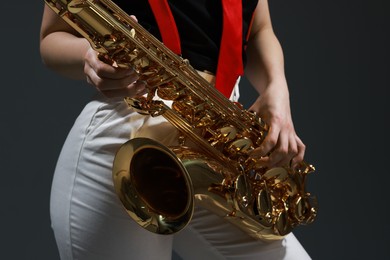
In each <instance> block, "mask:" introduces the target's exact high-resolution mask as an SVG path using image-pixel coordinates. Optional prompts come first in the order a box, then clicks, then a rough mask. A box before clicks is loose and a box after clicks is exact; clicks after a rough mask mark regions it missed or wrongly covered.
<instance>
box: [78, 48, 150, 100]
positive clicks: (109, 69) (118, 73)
mask: <svg viewBox="0 0 390 260" xmlns="http://www.w3.org/2000/svg"><path fill="white" fill-rule="evenodd" d="M84 60H85V63H84V73H85V75H86V76H87V82H88V83H90V84H91V85H93V86H95V87H96V88H97V89H98V90H99V91H100V92H101V93H102V94H103V95H105V96H106V97H109V98H113V97H134V96H139V95H143V94H144V93H145V83H143V82H137V79H138V76H137V74H136V73H135V71H134V70H133V69H132V68H128V69H124V68H119V67H117V66H115V63H114V64H112V65H111V64H108V63H105V62H103V61H102V60H100V59H99V57H98V53H97V52H96V51H95V50H93V49H92V48H90V49H89V50H88V51H87V53H86V55H85V57H84Z"/></svg>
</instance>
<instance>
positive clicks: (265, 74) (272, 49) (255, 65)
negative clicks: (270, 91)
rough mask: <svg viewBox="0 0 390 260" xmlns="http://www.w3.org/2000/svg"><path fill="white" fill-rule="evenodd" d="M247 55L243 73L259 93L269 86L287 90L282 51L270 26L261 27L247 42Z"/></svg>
mask: <svg viewBox="0 0 390 260" xmlns="http://www.w3.org/2000/svg"><path fill="white" fill-rule="evenodd" d="M247 57H248V59H247V66H246V69H245V74H246V76H247V78H248V80H249V81H250V82H251V83H252V85H253V87H254V88H256V90H257V91H258V92H259V93H260V94H261V93H263V92H264V91H265V89H266V88H267V87H269V86H279V87H280V88H286V89H285V91H287V83H286V78H285V73H284V57H283V51H282V48H281V46H280V43H279V41H278V39H277V38H276V36H275V34H274V32H273V30H272V29H271V28H265V29H262V30H260V31H258V32H257V33H256V34H255V35H254V36H253V38H252V40H251V41H250V42H249V43H248V47H247ZM273 83H277V84H273ZM287 92H288V91H287Z"/></svg>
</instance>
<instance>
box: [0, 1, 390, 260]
mask: <svg viewBox="0 0 390 260" xmlns="http://www.w3.org/2000/svg"><path fill="white" fill-rule="evenodd" d="M269 2H270V5H271V12H272V15H273V22H274V27H275V31H276V34H277V35H278V37H279V39H280V41H281V43H282V45H283V48H284V52H285V57H286V73H287V77H288V82H289V86H290V89H291V100H292V110H293V115H294V120H295V126H296V129H297V131H298V133H299V135H300V136H301V138H302V139H303V140H304V142H305V144H306V145H307V154H306V160H307V161H309V162H311V163H313V164H314V165H315V166H316V168H317V171H316V173H315V174H313V175H312V176H310V178H309V188H308V189H309V190H310V191H312V192H313V193H314V194H315V195H317V197H318V200H319V205H320V210H319V216H318V219H317V220H316V222H315V223H313V224H312V225H310V226H306V227H300V228H298V229H297V230H296V231H295V233H296V235H297V237H298V238H299V239H300V241H301V242H302V244H303V245H304V246H305V248H306V249H307V251H308V252H309V253H310V254H311V256H312V257H313V258H314V259H385V258H388V256H387V251H388V250H387V248H386V247H387V244H388V242H389V240H388V239H387V234H388V232H389V231H390V225H389V221H388V214H387V212H388V210H387V206H388V190H389V188H388V184H389V173H390V172H389V169H388V155H389V152H388V149H387V147H388V146H389V136H388V132H389V126H388V123H387V120H388V118H389V112H390V110H389V105H388V100H387V99H388V93H389V87H390V84H389V76H388V71H389V63H388V60H389V58H390V57H389V50H388V46H390V44H389V43H390V42H389V25H390V23H389V19H390V16H389V4H388V1H387V0H370V1H362V0H337V1H323V0H318V1H310V0H296V1H282V0H270V1H269ZM42 6H43V1H4V2H3V3H2V9H1V10H2V13H1V16H0V19H1V23H0V28H1V42H0V44H1V57H2V65H1V70H0V71H1V89H2V94H1V97H2V98H1V102H0V106H1V109H0V113H1V123H0V124H1V134H0V139H1V146H0V160H1V164H0V167H1V179H2V180H1V182H0V200H1V204H0V205H1V207H0V217H1V222H0V225H1V232H0V238H1V243H0V249H1V250H0V254H1V256H0V258H1V259H58V254H57V251H56V247H55V242H54V240H53V234H52V231H51V228H50V220H49V193H50V184H51V179H52V172H53V169H54V167H55V163H56V159H57V156H58V154H59V151H60V149H61V146H62V143H63V141H64V139H65V137H66V135H67V132H68V131H69V129H70V127H71V126H72V124H73V121H74V119H75V117H76V116H77V115H78V113H79V111H80V110H81V108H82V107H83V106H84V104H85V103H86V102H87V100H88V99H89V97H90V96H91V95H92V93H93V92H92V90H91V88H90V87H89V86H87V85H86V84H82V83H78V82H74V81H71V80H67V79H64V78H62V77H59V76H58V75H56V74H54V73H53V72H51V71H49V70H48V69H46V68H45V67H44V66H43V65H42V64H41V62H40V57H39V52H38V35H39V27H40V19H41V14H42ZM243 85H244V86H243V89H245V90H243V98H242V102H243V103H244V104H245V105H246V106H247V105H248V104H249V103H250V102H251V101H252V100H253V97H254V95H253V92H251V91H249V90H246V89H248V87H247V84H246V83H245V82H244V83H243Z"/></svg>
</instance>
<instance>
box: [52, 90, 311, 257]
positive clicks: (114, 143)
mask: <svg viewBox="0 0 390 260" xmlns="http://www.w3.org/2000/svg"><path fill="white" fill-rule="evenodd" d="M161 118H162V117H159V118H155V119H151V118H150V117H147V116H143V115H139V114H138V113H136V112H134V111H133V110H132V109H130V108H128V107H127V105H126V104H125V103H124V102H123V101H121V100H117V101H113V100H110V102H108V101H107V100H105V99H104V98H97V99H96V100H94V101H92V102H90V103H89V104H88V105H87V106H86V107H85V109H84V110H83V112H82V113H81V114H80V116H79V117H78V119H77V120H76V122H75V125H74V126H73V128H72V130H71V132H70V133H69V136H68V138H67V140H66V142H65V144H64V147H63V150H62V152H61V155H60V158H59V161H58V164H57V168H56V172H55V175H54V179H53V186H52V193H51V201H50V204H51V220H52V227H53V229H54V234H55V238H56V241H57V245H58V248H59V252H60V256H61V259H63V260H64V259H81V260H85V259H91V260H100V259H101V260H119V259H171V257H172V250H174V251H175V252H177V254H178V255H180V256H181V257H182V258H183V259H204V260H206V259H267V260H270V259H299V260H304V259H310V257H309V256H308V254H307V253H306V251H305V250H304V249H303V248H302V246H301V245H300V243H299V242H298V241H297V240H296V238H295V237H294V235H292V234H290V235H288V236H287V237H286V238H285V239H283V240H282V241H278V242H272V243H265V242H261V241H256V240H253V239H252V238H250V237H249V236H248V235H247V234H245V233H244V232H243V231H241V230H239V229H237V228H236V227H235V226H233V225H231V224H229V223H226V222H225V221H223V220H221V219H219V217H216V216H215V215H212V214H210V213H209V212H207V211H206V210H204V209H201V208H196V209H195V214H194V217H193V219H192V221H191V223H190V224H189V226H188V227H186V228H185V229H184V230H183V231H181V232H179V233H177V234H175V235H156V234H153V233H150V232H149V231H146V230H144V229H143V228H141V227H139V226H138V225H137V224H135V222H134V221H133V220H132V219H131V218H130V217H128V215H127V213H126V212H125V211H124V209H123V208H122V205H121V203H120V201H119V199H118V198H117V196H116V194H115V192H114V188H113V184H112V177H111V169H112V163H113V159H114V155H115V153H116V151H117V150H118V148H119V146H120V145H121V144H123V143H124V142H125V141H127V140H129V138H132V137H135V136H137V135H149V134H152V133H155V132H157V131H155V130H153V129H158V130H159V131H158V132H161V131H160V130H162V129H165V126H166V129H170V126H168V125H169V123H167V122H165V124H164V123H162V121H163V120H162V119H161ZM149 120H151V121H150V122H151V123H147V122H146V121H149ZM153 122H156V123H155V124H153ZM145 124H146V125H148V128H147V131H150V132H149V133H147V131H143V130H142V127H143V126H144V125H145ZM153 125H154V126H155V128H153ZM171 132H172V131H171ZM139 133H141V134H139ZM164 136H165V137H166V138H168V139H170V138H172V136H170V135H164Z"/></svg>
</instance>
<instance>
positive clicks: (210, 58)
mask: <svg viewBox="0 0 390 260" xmlns="http://www.w3.org/2000/svg"><path fill="white" fill-rule="evenodd" d="M114 2H115V3H116V4H117V5H119V6H120V7H121V8H122V9H123V10H124V11H126V12H127V13H128V14H130V15H135V16H136V17H137V19H138V22H139V23H140V24H141V25H142V26H143V27H144V28H145V29H147V30H148V31H149V32H150V33H152V34H153V35H154V36H155V37H157V38H158V39H160V40H161V35H160V32H159V29H158V26H157V23H156V20H155V18H154V16H153V13H152V10H151V8H150V6H149V3H148V1H147V0H132V1H130V0H114ZM257 2H258V0H242V5H243V6H242V8H243V24H242V26H243V48H244V46H245V44H246V41H245V37H246V35H247V33H248V29H249V25H250V22H251V18H252V14H253V11H254V9H255V8H256V5H257ZM169 5H170V7H171V11H172V14H173V16H174V18H175V22H176V26H177V29H178V31H179V36H180V41H181V49H182V56H183V58H185V59H188V60H189V61H190V63H191V65H192V66H193V67H194V68H196V69H198V70H207V71H210V72H213V73H215V72H216V68H217V62H218V53H219V46H220V40H221V35H222V6H221V0H169ZM243 53H244V52H243ZM243 60H244V64H245V54H243Z"/></svg>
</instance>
